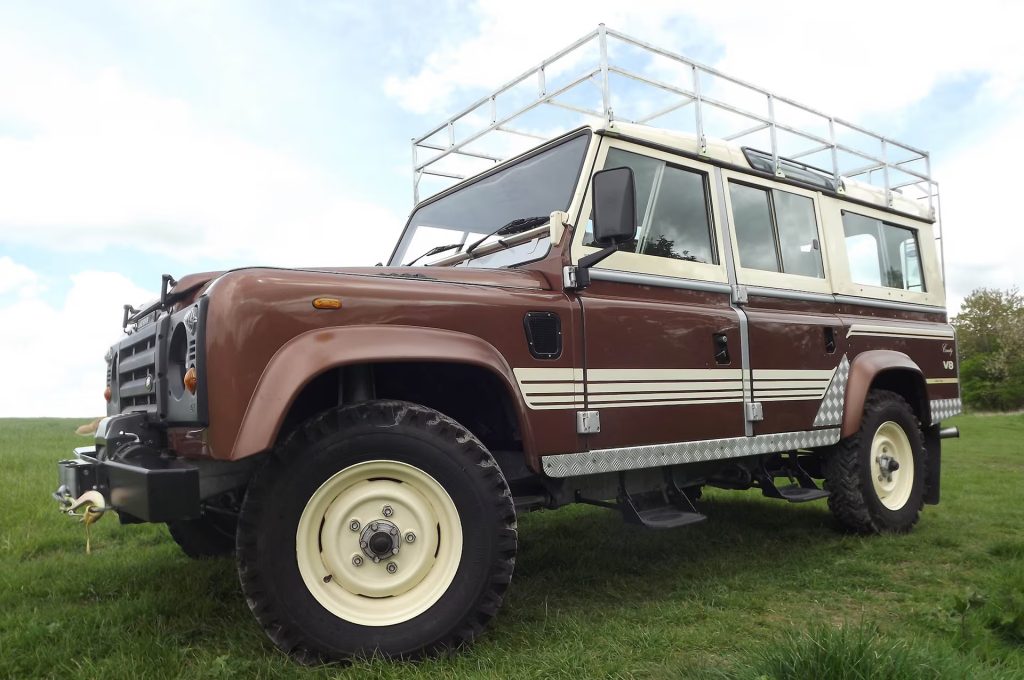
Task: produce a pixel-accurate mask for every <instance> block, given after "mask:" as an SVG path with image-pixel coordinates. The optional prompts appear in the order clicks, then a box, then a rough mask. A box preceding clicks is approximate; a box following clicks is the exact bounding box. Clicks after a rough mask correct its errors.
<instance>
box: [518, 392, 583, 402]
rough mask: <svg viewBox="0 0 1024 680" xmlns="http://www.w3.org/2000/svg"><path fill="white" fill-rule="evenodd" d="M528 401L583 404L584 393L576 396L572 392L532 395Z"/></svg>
mask: <svg viewBox="0 0 1024 680" xmlns="http://www.w3.org/2000/svg"><path fill="white" fill-rule="evenodd" d="M528 401H529V402H530V403H531V404H560V403H563V402H564V403H566V404H569V403H575V404H582V403H583V395H582V394H579V395H576V396H573V395H571V394H567V395H544V396H540V397H530V399H529V400H528Z"/></svg>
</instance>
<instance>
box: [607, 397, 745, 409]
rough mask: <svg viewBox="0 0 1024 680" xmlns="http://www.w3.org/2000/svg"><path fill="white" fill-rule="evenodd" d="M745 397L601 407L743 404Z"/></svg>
mask: <svg viewBox="0 0 1024 680" xmlns="http://www.w3.org/2000/svg"><path fill="white" fill-rule="evenodd" d="M741 403H743V397H736V398H735V399H694V400H687V401H637V402H618V403H614V404H611V403H609V404H601V408H622V407H624V406H690V405H696V404H741Z"/></svg>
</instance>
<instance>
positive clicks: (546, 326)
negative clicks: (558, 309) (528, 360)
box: [523, 312, 562, 359]
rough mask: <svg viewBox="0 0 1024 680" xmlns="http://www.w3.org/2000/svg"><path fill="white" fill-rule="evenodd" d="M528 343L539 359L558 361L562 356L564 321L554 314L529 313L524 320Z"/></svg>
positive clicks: (531, 352)
mask: <svg viewBox="0 0 1024 680" xmlns="http://www.w3.org/2000/svg"><path fill="white" fill-rule="evenodd" d="M523 325H524V326H525V328H526V343H527V345H529V347H530V354H532V355H533V356H534V357H536V358H537V359H557V358H558V357H559V356H561V354H562V320H561V318H559V316H558V315H557V314H555V313H554V312H528V313H527V314H526V318H525V319H524V320H523Z"/></svg>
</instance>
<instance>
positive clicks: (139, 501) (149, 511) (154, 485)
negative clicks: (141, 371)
mask: <svg viewBox="0 0 1024 680" xmlns="http://www.w3.org/2000/svg"><path fill="white" fill-rule="evenodd" d="M138 422H140V421H139V419H138V417H133V416H129V417H115V418H108V419H104V420H103V421H102V422H101V423H100V430H99V431H98V432H97V436H96V442H97V445H96V447H83V448H80V449H76V450H75V457H74V458H73V459H69V460H63V461H60V462H58V463H57V475H58V479H59V486H58V488H57V491H56V493H55V494H54V497H55V498H56V499H57V502H58V503H59V504H60V505H61V506H63V507H65V508H67V507H70V506H71V505H72V504H73V503H74V502H75V501H76V500H77V499H79V498H81V496H82V495H83V494H85V493H86V492H89V491H96V492H99V493H100V494H101V495H102V497H103V500H104V501H105V504H106V505H108V506H109V507H110V508H111V509H113V510H116V511H117V512H118V516H119V517H120V518H121V521H122V522H124V523H131V522H139V521H144V522H166V521H173V520H178V519H195V518H197V517H199V516H200V515H201V514H202V507H201V504H200V469H199V467H198V466H197V465H194V464H191V463H189V462H187V461H184V460H182V459H180V458H176V457H174V456H169V455H166V454H162V453H161V452H160V451H159V450H157V449H155V448H152V447H150V445H146V444H145V443H141V442H140V438H139V436H138V435H137V434H135V433H134V432H133V431H132V430H130V429H127V426H130V425H134V424H137V423H138ZM109 432H117V435H118V436H119V437H121V440H120V441H117V440H115V439H114V438H113V437H108V433H109ZM126 432H128V434H126ZM126 439H127V442H125V440H126ZM112 444H114V445H112Z"/></svg>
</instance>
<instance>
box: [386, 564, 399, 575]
mask: <svg viewBox="0 0 1024 680" xmlns="http://www.w3.org/2000/svg"><path fill="white" fill-rule="evenodd" d="M387 570H388V573H389V574H394V573H395V572H396V571H398V565H397V564H395V563H394V562H388V566H387Z"/></svg>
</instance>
